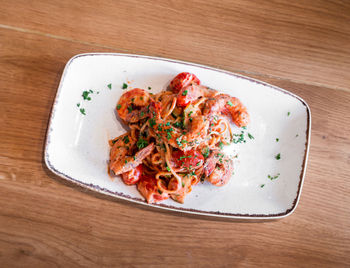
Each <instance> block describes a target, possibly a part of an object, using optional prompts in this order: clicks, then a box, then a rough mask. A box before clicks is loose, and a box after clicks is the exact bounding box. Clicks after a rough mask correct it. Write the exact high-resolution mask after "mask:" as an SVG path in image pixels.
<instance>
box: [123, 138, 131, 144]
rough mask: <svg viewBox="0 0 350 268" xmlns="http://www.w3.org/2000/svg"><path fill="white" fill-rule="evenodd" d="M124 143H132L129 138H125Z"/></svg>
mask: <svg viewBox="0 0 350 268" xmlns="http://www.w3.org/2000/svg"><path fill="white" fill-rule="evenodd" d="M123 141H124V143H125V144H128V143H129V142H130V140H129V136H125V137H124V138H123Z"/></svg>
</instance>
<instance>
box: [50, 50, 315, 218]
mask: <svg viewBox="0 0 350 268" xmlns="http://www.w3.org/2000/svg"><path fill="white" fill-rule="evenodd" d="M180 72H191V73H194V74H195V75H196V76H197V77H198V78H199V79H200V80H201V82H202V84H203V85H206V86H209V87H211V88H214V89H217V90H219V91H222V92H224V93H228V94H230V95H232V96H235V97H238V98H239V99H240V100H241V101H242V102H243V103H244V104H245V105H246V106H247V108H248V112H249V114H250V116H251V123H250V125H249V126H248V128H247V130H246V133H248V132H249V133H250V134H252V135H253V136H254V139H249V138H246V140H247V142H246V143H244V144H239V145H233V146H234V147H229V148H228V149H226V150H228V152H229V153H231V154H236V153H238V158H237V160H236V163H235V174H234V175H233V177H232V178H231V180H230V182H229V183H228V184H227V185H225V186H223V187H215V186H213V185H210V184H209V183H203V184H201V183H200V184H199V185H197V186H195V187H193V191H192V192H191V193H190V194H189V195H188V196H187V197H186V200H185V203H184V204H179V203H176V202H175V201H173V200H171V199H168V200H166V201H165V202H163V203H161V204H152V205H149V206H156V207H159V208H163V209H168V210H175V211H182V212H187V213H194V214H204V215H211V216H221V217H230V218H247V219H264V218H281V217H285V216H287V215H289V214H291V213H292V212H293V211H294V209H295V208H296V206H297V203H298V200H299V197H300V193H301V188H302V184H303V179H304V175H305V169H306V162H307V156H308V150H309V143H310V127H311V115H310V109H309V107H308V105H307V104H306V103H305V101H303V100H302V99H301V98H299V97H298V96H296V95H294V94H292V93H290V92H288V91H286V90H283V89H280V88H277V87H275V86H272V85H269V84H266V83H264V82H260V81H257V80H254V79H251V78H248V77H244V76H241V75H237V74H233V73H230V72H227V71H223V70H218V69H214V68H210V67H206V66H201V65H198V64H193V63H187V62H180V61H176V60H169V59H162V58H155V57H147V56H138V55H126V54H114V53H113V54H106V53H103V54H102V53H94V54H81V55H77V56H75V57H73V58H72V59H71V60H69V62H68V63H67V65H66V67H65V70H64V72H63V75H62V78H61V82H60V85H59V88H58V91H57V95H56V99H55V103H54V105H53V108H52V113H51V118H50V123H49V127H48V131H47V139H46V148H45V156H44V157H45V162H46V165H47V167H48V168H49V169H50V170H51V171H52V172H54V173H55V174H57V175H59V176H61V177H62V178H64V179H66V180H69V181H72V182H74V183H77V184H80V185H82V186H84V187H87V188H90V189H93V190H96V191H98V192H101V193H104V194H107V195H112V196H115V197H118V198H122V199H126V200H130V201H132V202H137V203H141V204H145V205H148V204H147V203H146V202H145V201H144V199H143V198H142V196H141V195H140V194H139V192H138V191H137V189H136V187H135V186H127V185H125V184H124V183H123V182H122V181H121V180H120V179H119V178H116V179H115V180H114V181H112V180H111V178H110V177H109V176H108V174H107V161H108V158H109V145H108V140H109V139H112V138H114V137H116V136H119V135H121V134H123V133H125V126H123V125H122V124H121V122H120V121H119V120H118V119H117V118H116V114H115V106H116V103H117V101H118V99H119V97H120V96H121V94H122V93H123V92H124V91H123V90H122V85H123V83H125V82H127V81H128V83H129V88H131V87H140V88H144V89H147V88H148V87H151V88H152V89H151V90H150V91H151V92H158V91H161V90H164V89H166V87H167V85H168V84H169V82H170V80H171V79H172V78H173V77H174V76H175V75H177V74H178V73H180ZM109 84H111V85H112V86H111V89H109V87H108V85H109ZM85 90H92V91H93V92H94V93H92V94H91V101H87V100H83V98H82V92H83V91H85ZM97 92H98V93H97ZM77 103H80V107H77ZM80 108H84V109H85V111H86V115H83V114H82V113H81V112H80V110H79V109H80ZM235 130H237V128H236V129H235ZM239 131H240V130H239ZM276 138H278V139H279V141H278V142H277V141H276ZM277 154H280V156H281V159H280V160H277V159H276V158H275V156H276V155H277ZM278 173H279V174H280V175H279V177H278V178H277V179H275V180H270V179H269V178H268V175H271V176H275V175H276V174H278Z"/></svg>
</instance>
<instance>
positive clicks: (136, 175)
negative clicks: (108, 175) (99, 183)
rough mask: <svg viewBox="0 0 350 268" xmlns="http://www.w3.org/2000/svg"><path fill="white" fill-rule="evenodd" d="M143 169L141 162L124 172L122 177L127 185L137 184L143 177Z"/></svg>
mask: <svg viewBox="0 0 350 268" xmlns="http://www.w3.org/2000/svg"><path fill="white" fill-rule="evenodd" d="M142 170H143V166H142V164H141V165H138V166H137V167H136V168H135V169H133V170H130V171H128V172H125V173H123V174H122V179H123V181H124V183H125V184H127V185H133V184H136V183H137V182H138V181H139V180H140V178H141V175H142Z"/></svg>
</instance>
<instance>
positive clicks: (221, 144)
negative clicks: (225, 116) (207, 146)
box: [219, 141, 224, 149]
mask: <svg viewBox="0 0 350 268" xmlns="http://www.w3.org/2000/svg"><path fill="white" fill-rule="evenodd" d="M219 147H220V149H222V148H224V144H223V143H222V142H221V141H220V142H219Z"/></svg>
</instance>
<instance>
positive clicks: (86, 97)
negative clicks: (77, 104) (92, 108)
mask: <svg viewBox="0 0 350 268" xmlns="http://www.w3.org/2000/svg"><path fill="white" fill-rule="evenodd" d="M90 93H93V91H92V90H91V89H90V90H89V91H83V94H82V95H81V96H82V97H83V99H84V100H88V101H90V100H91V97H90V96H89V94H90Z"/></svg>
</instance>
